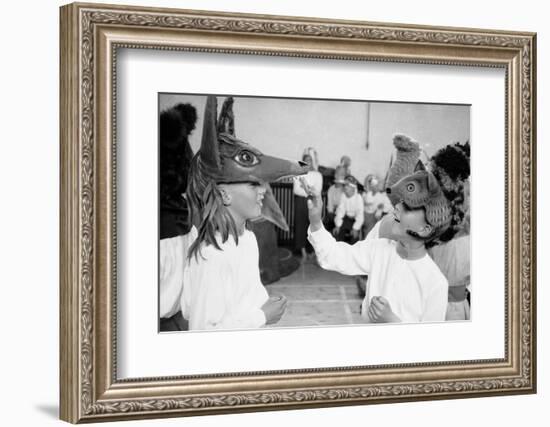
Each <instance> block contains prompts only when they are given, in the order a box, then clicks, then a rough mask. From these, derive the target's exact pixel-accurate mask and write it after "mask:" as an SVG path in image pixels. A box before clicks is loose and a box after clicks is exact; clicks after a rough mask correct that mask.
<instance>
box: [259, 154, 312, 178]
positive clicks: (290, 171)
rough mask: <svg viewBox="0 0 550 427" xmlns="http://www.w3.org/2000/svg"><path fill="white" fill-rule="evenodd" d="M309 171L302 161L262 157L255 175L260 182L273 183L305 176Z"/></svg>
mask: <svg viewBox="0 0 550 427" xmlns="http://www.w3.org/2000/svg"><path fill="white" fill-rule="evenodd" d="M309 169H310V168H309V165H308V164H307V163H304V162H302V161H296V160H288V159H282V158H279V157H272V156H265V155H264V156H262V165H261V168H258V169H257V170H256V171H255V173H256V174H257V177H258V178H259V179H261V180H262V181H265V182H274V181H277V180H279V179H282V178H286V177H291V176H297V175H305V174H306V173H307V172H308V171H309Z"/></svg>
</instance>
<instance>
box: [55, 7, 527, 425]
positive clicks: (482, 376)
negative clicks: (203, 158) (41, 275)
mask: <svg viewBox="0 0 550 427" xmlns="http://www.w3.org/2000/svg"><path fill="white" fill-rule="evenodd" d="M60 13H61V15H60V22H61V37H60V43H61V46H60V52H61V65H60V66H61V80H60V92H61V93H60V109H61V111H60V136H61V141H60V143H61V150H60V153H61V177H60V180H61V184H60V185H61V199H60V204H61V205H60V212H61V218H60V384H61V406H60V408H61V410H60V416H61V419H63V420H65V421H69V422H72V423H79V422H94V421H113V420H123V419H137V418H155V417H170V416H190V415H201V414H216V413H228V412H243V411H259V410H281V409H290V408H311V407H321V406H333V405H358V404H370V403H383V402H401V401H413V400H430V399H444V398H458V397H479V396H489V395H497V394H521V393H534V392H536V178H535V177H536V127H535V123H536V117H535V112H536V110H535V105H536V100H535V95H536V35H535V34H533V33H519V32H506V31H493V30H479V29H458V28H439V27H423V26H412V25H401V24H381V23H368V22H353V21H330V20H322V19H313V18H296V17H282V16H263V15H245V14H231V13H215V12H200V11H189V10H174V9H158V8H142V7H123V6H110V5H96V4H79V3H75V4H70V5H67V6H63V7H62V8H61V11H60ZM121 48H125V49H152V50H170V51H181V52H203V53H206V54H208V53H224V54H228V55H235V54H244V55H264V56H266V57H269V56H277V57H279V56H282V57H299V58H317V59H321V60H328V59H338V60H354V61H377V62H389V63H403V64H438V65H446V66H450V67H453V66H478V67H493V68H500V69H503V70H504V72H505V76H506V77H505V87H504V88H503V92H502V95H503V97H504V98H505V110H506V111H505V115H506V117H505V132H504V134H505V144H504V150H505V163H506V164H505V176H504V177H501V179H502V178H503V181H504V187H505V212H504V216H505V230H503V234H504V235H505V236H506V237H505V248H504V254H503V257H504V259H505V273H504V276H505V283H503V284H502V286H504V288H505V289H504V294H505V309H504V311H505V316H504V317H505V322H504V325H503V327H504V336H505V340H504V341H505V342H504V351H503V353H504V357H503V358H498V359H480V360H468V361H452V362H437V361H433V362H427V363H411V364H383V365H377V366H361V367H357V366H338V367H334V368H323V369H320V368H319V369H318V368H315V367H311V368H310V369H296V370H283V371H281V370H278V371H273V372H263V371H262V372H242V373H238V374H228V373H223V372H220V373H218V374H208V375H202V376H201V375H197V376H182V377H155V378H135V379H134V378H132V379H124V380H120V379H119V378H118V377H117V357H116V355H117V333H116V313H117V294H116V278H117V274H116V273H117V249H118V248H117V234H116V220H117V210H116V196H117V186H116V177H117V151H116V135H117V133H116V126H117V114H116V111H117V110H116V102H117V98H116V85H117V74H116V61H117V50H118V49H121ZM487 143H491V142H487Z"/></svg>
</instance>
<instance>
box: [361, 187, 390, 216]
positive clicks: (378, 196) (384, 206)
mask: <svg viewBox="0 0 550 427" xmlns="http://www.w3.org/2000/svg"><path fill="white" fill-rule="evenodd" d="M363 202H364V204H365V212H366V213H368V214H373V213H376V211H380V213H382V212H383V213H388V212H390V211H391V209H392V205H391V202H390V199H389V198H388V196H387V195H386V193H382V192H381V191H377V192H376V193H373V192H372V191H365V192H364V193H363Z"/></svg>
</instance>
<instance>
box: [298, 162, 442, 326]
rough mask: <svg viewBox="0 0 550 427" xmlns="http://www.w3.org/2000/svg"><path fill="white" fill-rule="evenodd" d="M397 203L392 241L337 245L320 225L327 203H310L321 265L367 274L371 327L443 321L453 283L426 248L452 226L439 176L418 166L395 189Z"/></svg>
mask: <svg viewBox="0 0 550 427" xmlns="http://www.w3.org/2000/svg"><path fill="white" fill-rule="evenodd" d="M388 192H389V193H390V195H391V196H392V197H393V198H396V199H398V202H397V203H396V204H395V209H394V212H393V214H392V215H393V221H392V224H391V230H390V233H391V239H386V238H381V239H370V240H362V241H359V242H357V243H355V244H354V245H349V244H346V243H343V242H337V241H336V240H335V239H334V238H333V237H332V236H331V235H330V233H328V232H327V231H326V230H325V229H324V227H323V225H322V222H321V212H322V200H321V199H320V197H317V196H315V195H314V194H313V193H312V194H311V196H310V200H309V201H308V209H309V218H310V224H311V225H310V228H309V233H308V234H309V240H310V242H311V244H312V245H313V247H314V249H315V252H316V254H317V259H318V261H319V265H320V266H321V267H322V268H325V269H327V270H334V271H338V272H340V273H342V274H346V275H368V281H367V284H366V293H365V298H364V299H363V302H362V305H361V316H362V317H363V319H364V320H365V321H366V322H368V323H389V322H407V323H417V322H434V321H444V320H445V311H446V308H447V294H448V283H447V279H446V278H445V276H444V275H443V274H442V273H441V271H440V270H439V268H438V267H437V265H436V264H435V263H434V261H433V260H432V259H431V258H430V256H429V255H428V253H427V250H426V244H427V243H429V242H430V241H432V240H434V239H436V238H437V237H438V236H440V235H441V234H442V233H443V232H444V231H445V230H446V229H447V227H448V226H449V223H450V220H451V218H450V208H449V206H448V201H447V199H446V198H445V196H444V195H443V193H442V191H441V188H440V186H439V184H438V182H437V180H436V179H435V177H434V176H433V175H432V174H431V173H430V172H428V171H426V170H425V168H424V167H423V165H422V163H418V165H417V168H416V169H415V171H414V173H413V174H412V175H409V176H406V177H404V178H402V179H401V180H399V181H398V182H396V183H395V184H394V185H392V186H391V187H390V188H389V190H388Z"/></svg>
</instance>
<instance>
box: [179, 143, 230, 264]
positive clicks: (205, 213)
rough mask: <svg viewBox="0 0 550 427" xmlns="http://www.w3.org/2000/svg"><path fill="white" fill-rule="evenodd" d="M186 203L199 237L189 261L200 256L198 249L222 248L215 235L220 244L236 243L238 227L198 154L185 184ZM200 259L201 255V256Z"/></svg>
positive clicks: (191, 248)
mask: <svg viewBox="0 0 550 427" xmlns="http://www.w3.org/2000/svg"><path fill="white" fill-rule="evenodd" d="M187 200H188V202H189V207H190V211H191V212H190V214H191V219H192V222H193V224H194V225H195V226H196V227H197V230H198V235H197V238H196V239H195V241H194V242H193V243H192V244H191V246H190V247H189V253H188V258H189V259H191V257H192V256H195V259H197V257H198V255H200V254H201V248H202V247H203V245H204V246H208V245H213V246H214V247H215V248H216V249H219V250H221V247H220V245H219V243H218V241H217V240H216V233H220V234H221V238H222V243H225V242H226V241H227V239H228V238H229V235H232V236H233V238H234V239H235V242H236V243H237V244H238V243H239V234H238V231H237V226H236V224H235V221H234V220H233V217H232V216H231V213H230V212H229V210H228V209H227V207H226V206H225V205H224V204H223V198H222V194H221V192H220V190H219V188H218V187H217V185H216V182H215V179H214V178H213V176H212V174H210V173H208V170H207V168H206V166H205V165H204V163H203V162H202V161H201V159H200V153H198V154H196V155H195V156H194V157H193V159H192V160H191V167H190V170H189V178H188V184H187ZM201 256H202V255H201Z"/></svg>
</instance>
